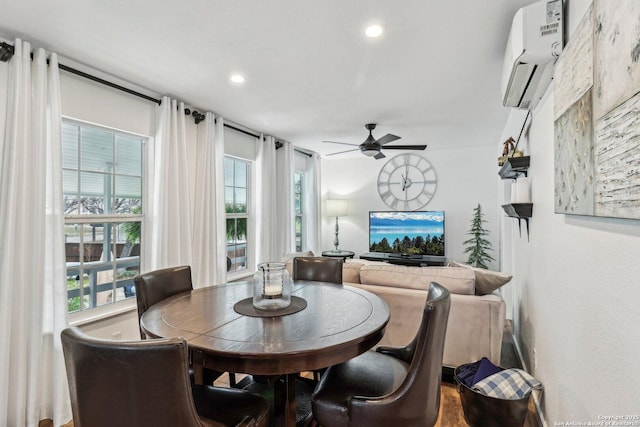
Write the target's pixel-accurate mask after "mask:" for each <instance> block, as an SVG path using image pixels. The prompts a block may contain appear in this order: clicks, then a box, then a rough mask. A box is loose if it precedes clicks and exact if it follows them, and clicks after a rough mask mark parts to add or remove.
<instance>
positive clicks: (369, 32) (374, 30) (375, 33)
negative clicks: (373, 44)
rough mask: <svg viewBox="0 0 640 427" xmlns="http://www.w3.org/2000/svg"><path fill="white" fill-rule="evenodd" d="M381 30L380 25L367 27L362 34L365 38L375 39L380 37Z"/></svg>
mask: <svg viewBox="0 0 640 427" xmlns="http://www.w3.org/2000/svg"><path fill="white" fill-rule="evenodd" d="M382 32H383V29H382V27H381V26H380V25H378V24H374V25H369V26H368V27H367V28H366V29H365V30H364V33H365V34H366V36H367V37H369V38H372V39H374V38H376V37H380V36H381V35H382Z"/></svg>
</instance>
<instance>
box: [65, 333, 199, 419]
mask: <svg viewBox="0 0 640 427" xmlns="http://www.w3.org/2000/svg"><path fill="white" fill-rule="evenodd" d="M61 339H62V348H63V351H64V359H65V365H66V368H67V379H68V383H69V393H70V397H71V408H72V412H73V425H74V427H103V426H104V427H107V426H109V427H111V426H125V425H128V426H178V425H179V426H185V427H190V426H194V427H196V426H197V427H201V426H202V425H203V424H201V422H200V419H199V417H198V413H197V411H196V408H195V405H194V401H193V397H192V394H191V383H190V380H189V374H188V368H187V366H188V356H187V345H186V342H185V341H184V339H182V338H163V339H154V340H142V341H107V340H101V339H97V338H92V337H90V336H88V335H86V334H84V333H83V332H81V331H80V329H78V328H76V327H70V328H67V329H65V330H63V331H62V334H61Z"/></svg>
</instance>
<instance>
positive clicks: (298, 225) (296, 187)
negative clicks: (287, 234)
mask: <svg viewBox="0 0 640 427" xmlns="http://www.w3.org/2000/svg"><path fill="white" fill-rule="evenodd" d="M303 188H304V175H303V174H302V173H301V172H295V173H294V174H293V198H294V203H295V221H294V233H295V238H296V252H302V237H303V235H302V224H303V221H304V216H303V214H304V208H303V206H304V204H303V202H304V193H303Z"/></svg>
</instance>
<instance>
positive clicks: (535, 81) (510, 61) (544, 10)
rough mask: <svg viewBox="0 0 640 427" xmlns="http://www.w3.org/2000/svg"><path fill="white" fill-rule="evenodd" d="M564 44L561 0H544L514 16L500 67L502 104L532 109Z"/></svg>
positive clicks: (544, 87)
mask: <svg viewBox="0 0 640 427" xmlns="http://www.w3.org/2000/svg"><path fill="white" fill-rule="evenodd" d="M562 47H563V8H562V0H543V1H538V2H536V3H533V4H530V5H529V6H525V7H523V8H521V9H520V10H518V11H517V12H516V14H515V16H514V17H513V22H512V24H511V33H510V34H509V41H508V42H507V50H506V52H505V58H504V66H503V69H502V103H503V105H505V106H507V107H516V108H524V109H529V110H530V109H533V108H534V107H535V106H536V104H537V103H538V101H539V100H540V98H541V97H542V95H543V94H544V91H545V90H546V88H547V87H548V86H549V83H550V82H551V79H552V78H553V63H554V62H555V60H556V58H557V57H558V56H559V55H560V53H561V52H562Z"/></svg>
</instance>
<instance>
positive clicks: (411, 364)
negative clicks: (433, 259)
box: [311, 283, 451, 427]
mask: <svg viewBox="0 0 640 427" xmlns="http://www.w3.org/2000/svg"><path fill="white" fill-rule="evenodd" d="M450 304H451V301H450V295H449V292H448V291H447V290H446V289H445V288H443V287H442V286H440V285H438V284H436V283H431V284H430V285H429V293H428V296H427V301H426V304H425V307H424V311H423V314H422V321H421V324H420V328H419V330H418V332H417V334H416V336H415V337H414V339H413V340H412V341H411V342H410V343H409V344H408V345H407V346H405V347H399V348H392V347H378V348H377V349H376V351H375V352H374V351H368V352H366V353H363V354H361V355H360V356H358V357H355V358H353V359H351V360H349V361H347V362H345V363H342V364H340V365H335V366H331V367H330V368H328V369H327V371H326V372H325V373H324V375H323V376H322V379H321V380H320V383H319V384H318V387H317V388H316V390H315V391H314V393H313V395H312V397H311V403H312V410H313V419H314V422H315V423H316V425H320V426H324V427H338V426H340V427H343V426H344V427H346V426H367V427H387V426H392V425H398V426H403V427H414V426H415V427H424V426H433V425H434V424H435V422H436V420H437V418H438V411H439V407H440V384H441V375H442V354H443V351H444V338H445V332H446V329H447V322H448V319H449V307H450Z"/></svg>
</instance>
